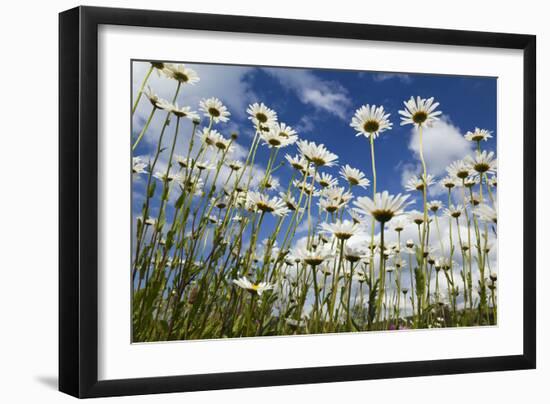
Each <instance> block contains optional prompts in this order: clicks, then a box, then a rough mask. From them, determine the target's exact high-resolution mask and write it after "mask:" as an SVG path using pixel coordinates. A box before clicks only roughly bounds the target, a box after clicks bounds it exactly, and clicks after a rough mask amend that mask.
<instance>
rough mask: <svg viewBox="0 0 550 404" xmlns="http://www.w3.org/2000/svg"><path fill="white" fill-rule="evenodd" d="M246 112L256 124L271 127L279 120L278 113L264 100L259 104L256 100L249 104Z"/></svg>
mask: <svg viewBox="0 0 550 404" xmlns="http://www.w3.org/2000/svg"><path fill="white" fill-rule="evenodd" d="M246 112H247V113H248V114H249V115H250V116H249V117H248V119H250V120H251V121H252V122H254V124H255V125H256V126H263V127H267V128H269V127H270V126H272V125H274V124H275V122H277V113H276V112H275V111H273V110H272V109H271V108H268V107H267V106H266V105H265V104H264V103H263V102H262V103H261V104H258V103H257V102H255V103H254V104H251V105H249V106H248V109H247V110H246Z"/></svg>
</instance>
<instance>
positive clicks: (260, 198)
mask: <svg viewBox="0 0 550 404" xmlns="http://www.w3.org/2000/svg"><path fill="white" fill-rule="evenodd" d="M246 198H247V204H248V206H249V208H250V209H252V210H259V211H261V212H264V213H271V214H272V215H274V216H285V215H286V214H287V213H288V212H289V209H288V208H287V206H286V203H285V201H283V200H282V199H281V198H278V197H273V198H270V197H269V196H267V195H264V194H261V193H260V192H254V191H252V192H249V193H248V194H247V195H246Z"/></svg>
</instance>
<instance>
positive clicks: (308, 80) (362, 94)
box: [133, 62, 497, 209]
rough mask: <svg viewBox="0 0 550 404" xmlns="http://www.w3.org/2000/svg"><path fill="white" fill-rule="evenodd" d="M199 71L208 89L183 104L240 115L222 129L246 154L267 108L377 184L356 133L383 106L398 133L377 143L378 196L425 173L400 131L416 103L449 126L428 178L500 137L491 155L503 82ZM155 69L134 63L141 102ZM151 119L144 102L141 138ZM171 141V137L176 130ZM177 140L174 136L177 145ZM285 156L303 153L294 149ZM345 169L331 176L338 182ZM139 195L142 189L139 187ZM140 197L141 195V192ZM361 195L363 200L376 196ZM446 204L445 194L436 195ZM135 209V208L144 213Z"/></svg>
mask: <svg viewBox="0 0 550 404" xmlns="http://www.w3.org/2000/svg"><path fill="white" fill-rule="evenodd" d="M187 65H188V66H189V67H191V68H193V69H195V70H196V71H197V72H198V73H199V75H200V77H201V81H200V82H199V83H197V84H195V85H193V86H184V88H183V90H182V92H181V95H180V97H179V98H178V102H179V104H180V105H189V106H191V107H192V108H193V109H194V110H198V102H199V100H200V99H201V98H205V97H211V96H216V97H218V98H220V99H221V100H222V101H223V102H224V103H225V104H226V105H227V106H228V108H229V110H230V111H231V113H232V116H231V121H230V122H229V123H228V124H222V125H218V127H217V129H218V130H219V131H220V132H221V133H222V134H225V135H229V133H230V132H231V131H233V130H236V131H238V132H239V133H240V138H239V140H238V143H239V145H241V146H242V147H243V149H244V150H245V151H246V149H247V148H248V146H249V144H250V143H251V138H252V136H253V128H252V125H251V124H250V121H249V120H248V119H247V116H246V113H245V110H246V107H247V105H248V104H249V103H251V102H264V103H265V104H266V105H268V106H269V107H271V108H273V109H275V110H276V111H277V113H278V115H279V119H280V121H282V122H285V123H287V124H289V125H291V126H292V127H294V128H296V129H297V130H298V134H299V136H300V138H303V139H307V140H312V141H315V142H317V143H324V144H325V145H326V146H327V148H328V149H329V150H330V151H332V152H333V153H336V154H337V155H338V156H339V163H340V164H341V165H344V164H350V165H351V166H352V167H356V168H359V169H361V170H363V171H364V172H365V174H366V175H367V177H368V178H372V172H371V168H370V164H371V160H370V151H369V143H368V140H367V139H366V138H364V137H356V136H355V132H354V130H353V129H352V128H351V127H350V126H349V122H350V120H351V117H352V116H353V113H354V112H355V110H356V109H357V108H359V107H360V106H361V105H363V104H366V103H370V104H376V105H383V106H384V108H385V109H386V110H387V111H388V112H389V113H391V116H390V120H391V121H392V122H393V124H394V125H393V129H392V130H390V131H387V132H384V133H383V134H382V135H381V136H380V137H379V138H377V139H376V142H375V148H376V167H377V173H378V189H379V190H388V191H389V192H390V193H400V192H404V189H403V184H404V182H406V180H407V179H408V178H409V177H410V176H411V175H413V174H415V173H416V174H418V173H419V169H420V168H419V160H418V155H417V153H415V151H414V146H415V144H416V143H415V142H414V139H413V135H412V128H411V126H400V124H399V122H400V120H399V115H398V113H397V112H398V110H400V109H402V108H403V101H404V100H407V99H408V98H409V97H410V96H417V95H418V96H421V97H435V99H436V101H438V102H440V104H441V105H440V107H439V109H440V110H441V111H443V114H444V115H443V121H442V122H440V123H438V124H436V125H435V126H434V128H432V129H428V130H426V131H425V147H424V148H425V155H426V160H427V165H428V172H429V173H431V174H434V175H435V176H436V178H438V179H440V178H442V176H443V175H444V167H445V166H446V165H447V164H448V163H450V162H452V161H454V160H456V159H459V158H463V157H465V155H466V154H469V152H470V151H471V148H472V146H473V145H472V144H470V143H469V142H467V141H465V140H464V139H463V137H462V136H463V134H464V133H466V131H468V130H473V129H474V127H476V126H477V127H480V128H484V129H488V130H491V131H493V135H494V137H493V139H491V140H490V141H489V142H487V143H486V144H484V146H485V148H487V149H491V150H494V151H496V138H497V136H496V86H497V79H496V78H490V77H467V76H447V75H446V76H443V75H433V74H402V73H400V74H391V73H381V72H358V71H347V70H323V69H302V68H263V67H249V66H232V65H204V64H193V63H187ZM148 66H149V64H148V63H147V62H134V63H133V68H134V71H133V80H134V82H133V91H134V94H135V92H136V91H137V88H138V87H139V85H140V84H141V80H142V78H143V76H144V74H145V71H146V69H147V68H148ZM149 84H150V85H151V87H152V88H153V90H154V91H156V92H157V93H158V94H159V95H160V96H161V97H163V98H166V99H170V98H171V97H172V94H173V91H174V88H175V82H174V81H172V80H169V79H167V78H164V77H159V76H157V75H156V74H155V73H153V74H152V75H151V78H150V80H149ZM149 111H150V105H149V104H148V103H147V102H146V101H145V102H143V101H142V102H141V103H140V106H139V108H138V111H137V114H136V117H135V118H134V125H133V130H134V136H136V133H137V132H139V130H140V129H141V127H142V126H143V123H144V122H145V119H146V118H147V116H148V113H149ZM161 115H162V114H157V116H155V118H156V119H154V121H153V124H152V125H151V129H150V130H149V133H148V135H149V138H148V139H149V141H146V142H142V143H141V144H140V146H139V147H138V149H137V150H136V152H135V153H134V155H141V156H143V155H145V156H147V155H151V154H152V153H153V151H154V147H155V146H156V144H155V142H156V137H158V128H159V126H160V122H161V121H162V119H163V117H162V116H161ZM187 125H188V126H187V127H184V128H183V131H182V133H183V134H184V135H183V136H182V135H180V138H181V139H180V142H179V144H178V147H177V148H178V149H179V150H180V151H181V153H182V154H183V150H185V147H186V144H187V143H186V142H185V137H186V136H188V135H186V134H185V133H186V132H187V133H189V128H190V125H189V124H187ZM168 133H170V129H168ZM170 137H171V133H170V136H167V139H168V140H169V139H170ZM282 151H283V153H280V156H281V157H282V156H283V155H284V153H291V154H295V153H296V147H295V146H290V147H288V148H286V149H284V150H282ZM267 157H268V151H267V149H266V148H263V149H261V150H260V153H259V154H258V158H257V163H258V165H259V166H260V167H262V166H264V167H265V162H266V160H267ZM338 170H339V168H337V167H336V168H332V169H330V168H329V169H327V170H325V171H327V172H330V173H332V174H334V175H337V174H338ZM290 173H291V170H290V169H289V168H288V167H284V168H282V169H280V170H278V172H277V173H276V175H277V177H279V178H280V180H281V183H285V182H286V181H285V180H287V179H288V178H289V177H290ZM138 188H139V186H138ZM136 190H137V189H136ZM370 193H371V191H370V190H369V189H367V190H365V191H356V194H357V195H359V194H368V195H370ZM432 196H433V197H436V198H437V197H438V195H437V190H434V191H433V193H432ZM136 203H137V204H138V205H139V206H141V205H140V203H139V201H137V200H135V201H134V208H138V209H139V207H138V206H136Z"/></svg>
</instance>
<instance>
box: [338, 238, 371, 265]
mask: <svg viewBox="0 0 550 404" xmlns="http://www.w3.org/2000/svg"><path fill="white" fill-rule="evenodd" d="M369 257H370V251H369V250H368V248H367V247H366V245H365V244H364V243H352V242H351V241H350V242H347V243H346V244H345V245H344V258H345V259H346V260H348V261H349V262H358V261H360V260H362V259H366V258H369Z"/></svg>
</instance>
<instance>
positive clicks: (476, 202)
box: [470, 192, 481, 206]
mask: <svg viewBox="0 0 550 404" xmlns="http://www.w3.org/2000/svg"><path fill="white" fill-rule="evenodd" d="M470 203H471V204H472V206H477V205H479V204H480V203H481V198H480V197H479V194H478V193H477V192H474V193H473V194H472V196H470Z"/></svg>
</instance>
